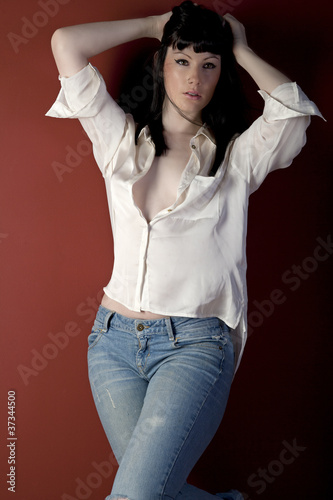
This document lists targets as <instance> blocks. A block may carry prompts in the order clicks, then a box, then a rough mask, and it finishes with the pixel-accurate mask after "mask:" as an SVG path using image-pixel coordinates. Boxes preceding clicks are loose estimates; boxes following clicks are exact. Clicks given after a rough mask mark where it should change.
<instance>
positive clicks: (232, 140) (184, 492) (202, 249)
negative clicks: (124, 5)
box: [48, 2, 320, 500]
mask: <svg viewBox="0 0 333 500" xmlns="http://www.w3.org/2000/svg"><path fill="white" fill-rule="evenodd" d="M163 30H164V34H163ZM141 37H152V38H158V39H159V40H161V45H160V48H159V50H158V52H157V53H156V55H155V70H154V71H155V87H154V96H153V101H152V104H151V107H150V110H149V112H148V115H147V116H146V119H145V120H144V122H143V123H140V124H139V125H137V124H136V123H135V121H134V119H133V117H132V116H131V115H129V114H128V115H125V113H124V112H123V111H122V110H121V109H120V108H119V106H118V105H117V104H116V103H115V102H114V101H113V99H112V98H111V97H110V96H109V94H108V93H107V91H106V88H105V84H104V82H103V79H102V77H101V75H100V74H99V73H98V71H97V70H96V69H95V68H93V67H92V66H91V65H90V64H89V63H88V59H89V58H90V57H92V56H94V55H95V54H98V53H100V52H102V51H104V50H106V49H109V48H111V47H114V46H116V45H119V44H122V43H125V42H128V41H130V40H135V39H138V38H141ZM52 48H53V53H54V56H55V60H56V63H57V66H58V70H59V73H60V75H61V77H60V80H61V85H62V89H61V91H60V94H59V96H58V98H57V101H56V102H55V104H54V105H53V107H52V108H51V110H50V111H49V112H48V115H49V116H55V117H62V118H63V117H69V118H79V119H80V121H81V123H82V125H83V127H84V129H85V130H86V132H87V134H88V135H89V137H90V139H91V141H92V143H93V147H94V154H95V158H96V161H97V164H98V166H99V168H100V169H101V172H102V174H103V176H104V178H105V182H106V188H107V194H108V200H109V208H110V216H111V222H112V228H113V236H114V249H115V250H114V251H115V259H114V268H113V273H112V277H111V281H110V283H109V284H108V285H107V286H106V287H105V289H104V291H105V295H104V298H103V300H102V304H101V306H100V308H99V311H98V314H97V317H96V321H95V323H94V326H93V329H92V333H91V335H90V336H89V350H88V364H89V376H90V381H91V387H92V392H93V396H94V399H95V403H96V407H97V410H98V413H99V416H100V419H101V421H102V424H103V426H104V429H105V432H106V434H107V437H108V439H109V442H110V444H111V447H112V449H113V452H114V454H115V456H116V458H117V461H118V463H119V469H118V472H117V475H116V478H115V481H114V484H113V488H112V492H111V495H110V496H108V497H107V498H108V499H122V500H124V499H129V500H158V499H177V500H190V499H191V500H209V499H213V498H225V499H234V500H237V499H241V498H242V495H241V494H240V493H239V492H238V491H236V490H230V491H228V492H227V493H218V494H217V495H211V494H209V493H206V492H204V491H201V490H199V489H197V488H194V487H193V486H190V485H189V484H187V483H186V478H187V477H188V475H189V473H190V471H191V470H192V468H193V466H194V464H195V463H196V462H197V460H198V459H199V457H200V456H201V455H202V453H203V451H204V450H205V448H206V447H207V445H208V444H209V442H210V441H211V439H212V437H213V436H214V434H215V432H216V430H217V428H218V426H219V424H220V422H221V419H222V416H223V413H224V409H225V406H226V402H227V399H228V394H229V389H230V385H231V382H232V379H233V376H234V373H235V370H236V369H237V367H238V365H239V361H240V357H241V355H242V352H243V348H244V343H245V338H246V301H247V298H246V281H245V273H246V256H245V239H246V225H247V204H248V198H249V195H250V194H251V193H252V192H253V191H255V190H256V189H257V188H258V187H259V186H260V184H261V183H262V181H263V180H264V178H265V177H266V175H267V174H268V173H269V172H270V171H272V170H274V169H276V168H283V167H287V166H288V165H289V164H290V163H291V161H292V160H293V158H294V157H295V156H296V155H297V154H298V153H299V151H300V150H301V148H302V146H303V145H304V143H305V130H306V128H307V126H308V125H309V122H310V118H309V115H320V113H319V111H318V109H317V108H316V106H315V104H313V103H312V102H311V101H309V100H308V98H307V97H306V96H305V95H304V94H303V92H302V91H301V90H300V88H299V87H298V86H297V85H296V84H295V83H292V82H291V81H290V80H289V79H288V78H287V77H286V76H285V75H283V74H282V73H280V72H279V71H278V70H276V69H275V68H273V67H272V66H270V65H269V64H267V63H266V62H264V61H263V60H262V59H261V58H260V57H258V56H257V55H256V54H254V52H253V51H252V50H251V49H250V48H249V47H248V44H247V41H246V35H245V31H244V28H243V26H242V25H241V24H240V23H239V22H238V21H237V20H236V19H235V18H233V17H232V16H231V15H226V16H225V17H224V18H223V19H222V18H220V17H219V16H218V15H217V14H216V13H214V12H213V11H210V10H208V9H205V8H202V7H200V6H197V5H196V4H193V3H192V2H183V3H182V4H181V5H180V6H179V7H175V8H174V9H173V14H172V16H171V13H167V14H164V15H162V16H152V17H148V18H144V19H136V20H124V21H112V22H105V23H92V24H86V25H80V26H72V27H68V28H62V29H60V30H57V31H56V32H55V34H54V35H53V38H52ZM236 62H237V63H238V64H239V65H240V66H242V67H243V68H244V69H245V70H246V71H247V72H248V73H249V74H250V75H251V77H252V78H253V79H254V81H255V82H256V83H257V85H258V87H259V89H261V90H260V94H261V96H262V97H263V99H264V101H265V108H264V112H263V116H261V117H260V118H259V119H258V120H256V121H255V122H254V123H253V124H252V125H251V127H249V128H248V129H247V130H246V131H244V120H243V118H242V113H241V106H240V102H241V96H240V94H239V86H238V84H237V79H236V72H235V63H236Z"/></svg>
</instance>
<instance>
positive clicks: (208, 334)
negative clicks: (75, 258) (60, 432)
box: [88, 306, 242, 500]
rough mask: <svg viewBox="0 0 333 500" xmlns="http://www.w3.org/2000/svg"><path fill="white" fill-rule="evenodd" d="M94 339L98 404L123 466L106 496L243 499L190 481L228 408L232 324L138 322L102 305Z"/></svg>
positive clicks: (91, 351)
mask: <svg viewBox="0 0 333 500" xmlns="http://www.w3.org/2000/svg"><path fill="white" fill-rule="evenodd" d="M88 344H89V348H88V367H89V379H90V384H91V388H92V393H93V397H94V401H95V404H96V408H97V411H98V414H99V417H100V420H101V422H102V425H103V427H104V430H105V433H106V435H107V438H108V440H109V442H110V445H111V448H112V450H113V453H114V455H115V457H116V459H117V462H118V464H119V469H118V471H117V474H116V477H115V480H114V484H113V488H112V491H111V495H110V496H108V497H107V499H106V500H111V499H117V498H124V497H125V498H128V499H129V500H171V499H172V500H174V499H176V500H209V499H215V500H216V499H217V498H230V499H237V500H238V499H241V498H242V496H241V495H240V494H239V493H238V492H236V491H235V490H232V491H230V492H229V493H228V494H227V493H226V494H219V495H218V496H215V495H211V494H210V493H206V492H204V491H202V490H199V489H197V488H195V487H193V486H191V485H189V484H187V483H186V479H187V477H188V475H189V473H190V472H191V470H192V468H193V467H194V465H195V463H196V462H197V460H198V459H199V458H200V456H201V455H202V453H203V452H204V450H205V448H206V447H207V445H208V444H209V442H210V441H211V439H212V438H213V436H214V434H215V433H216V431H217V429H218V427H219V424H220V422H221V419H222V416H223V413H224V410H225V407H226V403H227V399H228V395H229V390H230V385H231V381H232V377H233V370H234V353H233V346H232V342H231V340H230V334H229V328H228V327H227V326H226V325H225V324H224V323H223V322H221V321H220V320H219V319H218V318H204V319H199V318H184V317H170V318H163V319H157V320H137V319H130V318H127V317H124V316H121V315H120V314H118V313H114V312H112V311H110V310H108V309H105V308H104V307H103V306H100V308H99V310H98V313H97V316H96V320H95V323H94V325H93V328H92V332H91V334H90V335H89V338H88Z"/></svg>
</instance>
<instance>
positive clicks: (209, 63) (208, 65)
mask: <svg viewBox="0 0 333 500" xmlns="http://www.w3.org/2000/svg"><path fill="white" fill-rule="evenodd" d="M204 68H205V69H214V68H216V65H215V64H214V63H212V62H208V63H206V64H204Z"/></svg>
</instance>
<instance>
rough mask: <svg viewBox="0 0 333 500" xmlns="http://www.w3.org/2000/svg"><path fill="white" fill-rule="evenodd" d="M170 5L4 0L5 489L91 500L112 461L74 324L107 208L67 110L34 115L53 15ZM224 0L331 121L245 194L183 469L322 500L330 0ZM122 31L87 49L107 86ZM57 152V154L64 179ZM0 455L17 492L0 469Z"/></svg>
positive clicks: (107, 263) (101, 243)
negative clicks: (244, 297)
mask: <svg viewBox="0 0 333 500" xmlns="http://www.w3.org/2000/svg"><path fill="white" fill-rule="evenodd" d="M203 3H204V4H205V5H207V6H211V7H213V5H214V2H212V1H210V0H207V1H204V2H203ZM43 5H44V7H43ZM172 5H173V2H171V1H169V0H160V1H159V2H158V5H156V2H155V1H154V0H143V1H142V2H137V1H134V0H128V1H127V2H121V1H120V0H115V1H113V2H110V1H109V0H98V1H95V2H91V1H86V0H48V1H47V0H44V1H43V0H39V1H37V0H16V1H15V2H4V1H3V2H1V5H0V13H1V17H0V19H1V21H0V23H1V68H2V78H1V80H0V85H1V87H2V89H1V95H2V99H1V117H2V119H1V144H2V146H1V183H0V189H1V197H0V203H1V226H0V254H1V297H0V300H1V351H0V352H1V376H0V381H1V382H0V383H1V402H0V405H1V406H0V423H1V429H2V431H1V435H0V439H1V444H0V449H1V455H0V471H1V483H0V497H1V498H3V499H6V498H16V499H17V500H45V499H48V500H60V499H61V500H73V499H88V498H89V499H91V500H101V499H102V498H104V496H105V495H106V494H107V493H108V492H109V490H110V488H111V483H112V478H113V476H114V473H115V465H114V462H113V460H112V457H111V458H110V449H109V446H108V443H107V440H106V438H105V437H104V433H103V430H102V428H101V425H100V423H99V420H98V417H97V413H96V410H95V408H94V404H93V401H92V397H91V394H90V388H89V385H88V378H87V366H86V347H87V342H86V338H87V336H88V334H89V330H90V327H91V324H92V321H93V316H94V313H95V311H96V309H97V304H98V299H99V297H100V290H101V288H102V287H103V286H104V285H105V284H106V283H107V281H108V279H109V277H110V274H111V270H112V237H111V232H110V223H109V219H108V213H107V205H106V199H105V190H104V184H103V180H102V177H101V175H100V173H99V171H98V168H97V166H96V165H95V164H94V160H93V157H92V155H91V150H90V147H89V145H88V142H87V140H86V138H85V136H84V135H83V133H82V131H81V129H80V126H79V124H78V123H76V122H74V121H70V120H68V121H65V120H55V119H50V118H45V117H44V113H45V112H46V111H47V110H48V108H49V107H50V106H51V104H52V102H53V100H54V99H55V97H56V95H57V93H58V91H59V82H58V80H57V70H56V67H55V64H54V61H53V58H52V54H51V50H50V38H51V35H52V33H53V31H54V30H55V29H56V28H57V27H60V26H63V25H69V24H78V23H83V22H89V21H99V20H107V19H117V18H118V19H120V18H126V17H139V16H144V15H149V14H152V13H162V12H164V11H166V10H169V9H170V7H171V6H172ZM227 5H229V11H230V12H231V13H232V14H234V15H235V16H237V17H238V18H239V19H240V20H241V21H242V22H244V24H245V25H246V27H247V32H248V39H249V42H250V44H251V46H252V47H253V48H254V49H255V50H256V51H257V52H258V53H260V54H261V55H262V56H263V57H264V58H266V59H268V60H269V61H270V62H272V63H273V64H275V65H277V66H278V67H279V68H281V69H283V70H284V71H285V72H286V73H287V74H288V75H289V76H290V77H292V78H293V79H295V80H296V81H297V82H298V83H300V84H301V86H302V88H303V90H304V91H305V92H306V93H307V94H308V95H309V96H310V97H311V98H312V99H313V100H314V101H315V102H316V103H317V105H318V106H319V108H320V109H321V111H322V113H323V114H324V115H325V117H326V118H327V119H328V123H326V124H325V123H324V122H323V121H322V120H320V119H318V118H315V119H313V123H312V125H311V127H310V129H309V132H308V144H307V146H306V148H305V149H304V150H303V152H302V153H301V155H300V156H299V157H298V158H297V159H296V160H295V161H294V163H293V166H292V167H291V168H289V169H288V170H285V171H281V172H276V173H274V174H271V176H270V177H269V178H268V179H267V180H266V182H265V184H264V186H263V187H262V188H261V189H260V190H259V191H258V192H257V193H256V194H254V195H253V198H252V200H251V204H250V220H249V237H248V260H249V272H248V280H249V283H248V284H249V302H250V308H249V314H250V320H251V321H250V325H251V335H250V338H249V341H248V344H247V349H246V352H245V355H244V358H243V362H242V365H241V368H240V370H239V372H238V374H237V376H236V379H235V381H234V384H233V390H232V394H231V396H230V401H229V406H228V408H227V412H226V415H225V419H224V421H223V423H222V425H221V428H220V430H219V432H218V435H217V436H216V439H215V440H214V441H213V443H212V444H211V446H210V447H209V449H208V450H207V452H206V453H205V455H204V456H203V457H202V459H201V460H200V463H199V464H198V466H197V467H196V468H195V470H194V471H193V473H192V475H191V481H192V482H193V483H194V484H196V485H198V486H200V487H202V488H205V489H207V490H209V491H211V492H214V491H218V490H219V491H222V490H223V489H224V488H226V489H228V488H230V487H237V488H239V489H241V490H242V491H243V492H245V493H246V494H247V495H248V496H247V497H246V498H251V499H252V500H255V499H257V497H259V498H260V499H263V500H264V499H269V500H280V499H281V498H285V499H294V498H302V499H304V500H305V499H313V498H320V499H321V500H322V499H326V498H329V496H328V470H329V455H330V453H329V451H330V449H329V435H330V433H331V427H330V426H329V421H330V418H329V416H330V407H331V402H330V401H331V398H330V396H329V394H328V388H329V381H330V376H331V371H332V370H331V365H332V363H331V356H330V355H329V349H330V347H331V345H332V344H331V342H330V339H331V321H329V317H330V314H329V313H330V306H331V298H330V297H329V294H330V293H331V282H330V280H329V279H328V277H329V270H330V269H331V264H332V252H333V248H332V245H331V243H330V242H331V238H332V230H331V229H332V228H331V225H330V222H331V196H330V195H331V189H330V187H331V185H330V181H331V179H332V177H331V173H330V169H329V167H330V165H329V163H330V159H331V157H332V151H330V143H332V140H331V136H329V128H330V121H331V118H332V116H331V109H330V108H329V106H330V101H331V93H329V77H330V75H329V70H330V66H329V60H330V57H329V56H330V54H329V41H330V33H331V16H330V2H329V1H328V0H326V1H321V2H319V3H315V2H312V1H311V2H310V1H308V2H304V1H301V0H288V1H287V0H271V1H269V2H268V1H266V2H265V1H264V0H226V1H225V2H222V1H219V2H215V8H218V9H220V13H221V14H223V13H224V12H225V10H226V9H225V7H226V6H227ZM134 45H135V44H131V45H129V46H128V47H120V48H118V49H116V50H114V51H111V52H108V53H105V54H103V55H101V56H99V57H97V58H96V59H95V60H94V61H93V63H94V64H96V65H98V67H99V69H100V70H101V72H102V73H103V75H104V76H105V78H106V80H107V82H108V85H109V88H110V90H111V92H112V93H113V94H114V95H117V91H118V88H119V84H120V81H121V78H122V75H123V74H124V71H125V67H126V65H127V63H128V62H129V61H130V60H131V54H132V51H133V49H134V48H135V47H134ZM331 60H332V58H331ZM244 78H245V80H244V81H245V82H246V86H247V88H248V89H249V90H248V91H249V94H250V95H251V96H252V95H253V98H252V97H251V99H253V102H254V104H255V105H257V106H259V107H260V106H261V105H262V101H261V98H260V97H259V96H258V97H257V95H256V93H255V90H256V89H255V86H254V85H253V84H252V82H250V81H249V79H247V78H246V76H245V77H244ZM330 90H331V86H330ZM73 150H74V151H76V156H75V158H74V157H73V156H72V155H70V154H69V153H73ZM59 164H61V165H63V166H64V167H65V168H66V169H67V172H65V173H63V174H62V176H61V177H57V176H56V173H55V167H56V166H58V167H59ZM275 290H279V292H276V291H275ZM274 291H275V292H274ZM274 302H275V303H274ZM8 391H15V392H16V421H15V424H16V427H17V430H16V436H15V437H17V440H15V441H14V440H8V439H7V438H8V437H9V435H8V434H7V417H8V415H7V394H8ZM10 443H14V444H15V446H12V449H11V448H10V447H8V446H7V445H8V444H10ZM11 452H12V453H11ZM14 455H15V456H14ZM10 456H12V457H14V458H15V461H16V463H15V467H16V469H15V473H16V495H15V496H13V495H11V493H10V492H8V490H7V487H8V486H9V484H6V480H7V479H8V476H6V475H7V474H9V472H10V464H8V458H9V457H10ZM193 500H195V499H193Z"/></svg>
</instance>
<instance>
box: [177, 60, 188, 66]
mask: <svg viewBox="0 0 333 500" xmlns="http://www.w3.org/2000/svg"><path fill="white" fill-rule="evenodd" d="M175 61H176V63H177V64H179V65H180V66H187V65H188V60H187V59H175Z"/></svg>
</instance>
